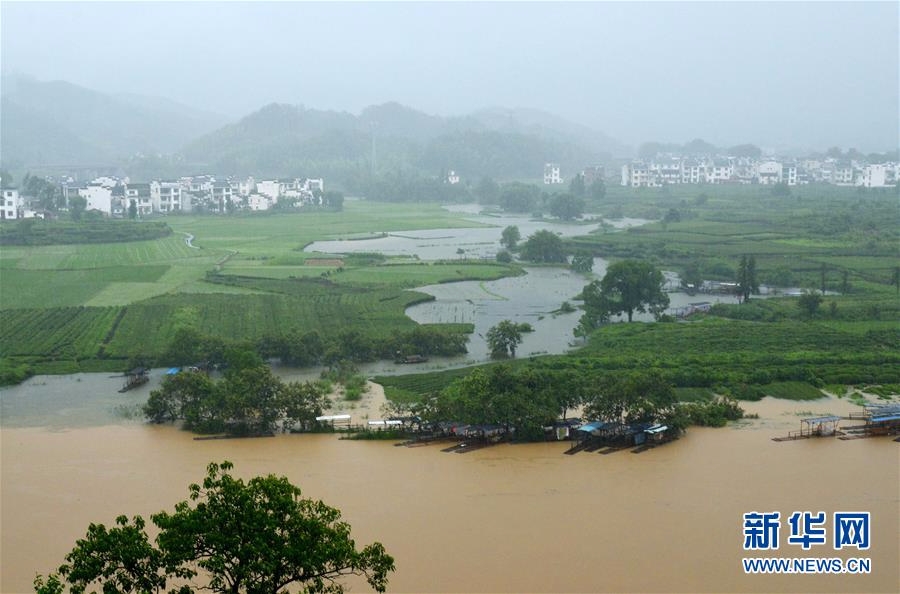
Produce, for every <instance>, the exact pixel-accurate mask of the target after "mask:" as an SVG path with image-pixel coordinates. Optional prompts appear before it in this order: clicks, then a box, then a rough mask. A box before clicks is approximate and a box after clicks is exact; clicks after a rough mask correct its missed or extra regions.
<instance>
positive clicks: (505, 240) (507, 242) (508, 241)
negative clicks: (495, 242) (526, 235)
mask: <svg viewBox="0 0 900 594" xmlns="http://www.w3.org/2000/svg"><path fill="white" fill-rule="evenodd" d="M520 239H522V236H521V235H519V228H518V227H517V226H515V225H510V226H508V227H506V228H505V229H504V230H503V232H502V233H501V234H500V245H502V246H503V247H505V248H506V249H508V250H514V249H516V245H518V243H519V240H520Z"/></svg>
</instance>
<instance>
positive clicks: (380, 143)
mask: <svg viewBox="0 0 900 594" xmlns="http://www.w3.org/2000/svg"><path fill="white" fill-rule="evenodd" d="M373 136H374V140H375V155H376V156H375V159H376V164H377V169H378V171H379V172H382V173H383V172H389V171H397V170H414V171H419V172H421V173H423V174H426V175H438V174H440V173H441V172H442V171H445V170H448V169H454V170H456V171H457V172H459V173H460V175H462V176H463V177H464V178H466V179H472V180H474V179H477V178H479V177H481V176H483V175H489V176H492V177H496V178H536V177H539V176H541V174H542V167H543V164H544V162H547V161H552V162H556V163H560V164H561V165H562V167H563V169H564V171H565V170H568V171H570V172H571V171H574V170H576V169H579V170H580V169H581V168H582V167H584V166H585V165H589V164H592V163H596V162H601V161H603V160H605V159H607V158H608V157H609V156H610V154H612V153H619V152H620V151H621V150H622V147H621V145H619V144H618V143H616V142H615V141H613V140H611V139H609V138H607V137H606V136H604V135H603V134H600V133H597V132H593V131H592V130H590V129H589V128H586V127H581V126H579V125H577V124H572V123H568V122H565V121H564V120H562V119H560V118H556V117H555V116H551V115H549V114H544V113H543V112H537V111H525V110H484V111H481V112H475V113H473V114H471V115H468V116H463V117H451V118H443V117H439V116H434V115H429V114H425V113H423V112H420V111H416V110H414V109H411V108H409V107H405V106H402V105H399V104H397V103H386V104H383V105H377V106H372V107H368V108H366V109H364V110H363V111H362V113H361V114H360V115H358V116H357V115H354V114H350V113H347V112H334V111H321V110H315V109H305V108H303V107H298V106H292V105H284V104H271V105H268V106H266V107H264V108H262V109H261V110H259V111H257V112H255V113H252V114H250V115H248V116H247V117H245V118H243V119H242V120H240V121H238V122H236V123H234V124H230V125H227V126H224V127H223V128H220V129H219V130H216V131H215V132H212V133H210V134H207V135H205V136H203V137H201V138H199V139H197V140H196V141H194V142H192V143H190V144H188V145H187V146H186V147H185V149H184V151H183V153H184V157H185V160H186V161H187V162H189V163H193V164H195V165H198V166H201V168H206V169H209V170H212V171H230V172H234V173H236V174H240V175H249V174H253V175H262V176H281V175H297V174H309V175H323V176H326V177H329V178H331V179H332V180H337V181H340V182H343V183H344V184H346V185H350V186H352V185H353V183H352V182H353V180H354V179H356V178H358V177H359V176H361V175H365V174H367V173H368V171H369V170H370V166H371V165H370V164H371V158H372V148H373V147H372V141H373Z"/></svg>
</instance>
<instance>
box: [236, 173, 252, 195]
mask: <svg viewBox="0 0 900 594" xmlns="http://www.w3.org/2000/svg"><path fill="white" fill-rule="evenodd" d="M231 187H232V189H236V190H237V193H238V194H239V195H241V196H249V195H250V194H252V193H253V192H255V191H256V180H254V179H253V177H248V178H247V179H242V180H238V181H237V182H235V183H232V185H231Z"/></svg>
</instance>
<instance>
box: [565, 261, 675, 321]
mask: <svg viewBox="0 0 900 594" xmlns="http://www.w3.org/2000/svg"><path fill="white" fill-rule="evenodd" d="M664 284H665V277H663V274H662V272H660V271H659V270H658V269H657V268H656V267H654V266H653V265H652V264H650V263H649V262H644V261H641V260H622V261H620V262H616V263H615V264H612V265H611V266H610V267H609V268H608V269H607V271H606V275H605V276H604V277H603V280H600V281H594V282H592V283H591V284H589V285H588V286H586V287H585V288H584V291H583V293H582V296H583V297H584V309H585V318H584V319H585V321H586V323H585V324H584V326H585V329H592V328H595V327H596V326H597V325H599V324H600V323H602V322H605V321H608V320H609V318H610V316H614V315H619V314H623V313H624V314H627V315H628V321H629V322H630V321H632V319H633V316H634V312H636V311H637V312H640V313H644V312H648V311H649V312H650V313H652V314H653V315H654V317H657V318H658V317H659V316H660V315H661V314H662V312H663V311H665V309H666V308H667V307H668V306H669V296H668V295H666V293H665V291H663V285H664Z"/></svg>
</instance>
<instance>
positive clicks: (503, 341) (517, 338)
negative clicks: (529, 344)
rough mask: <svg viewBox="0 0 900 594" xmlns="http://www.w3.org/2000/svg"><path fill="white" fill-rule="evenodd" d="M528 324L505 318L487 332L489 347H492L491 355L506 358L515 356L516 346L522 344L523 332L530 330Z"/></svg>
mask: <svg viewBox="0 0 900 594" xmlns="http://www.w3.org/2000/svg"><path fill="white" fill-rule="evenodd" d="M530 329H531V326H529V325H527V324H516V323H515V322H512V321H510V320H503V321H502V322H500V323H499V324H497V325H496V326H494V327H493V328H491V329H490V330H488V332H487V337H486V338H487V343H488V348H490V349H491V357H494V358H504V357H515V356H516V348H518V346H519V345H520V344H522V332H527V331H530Z"/></svg>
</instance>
